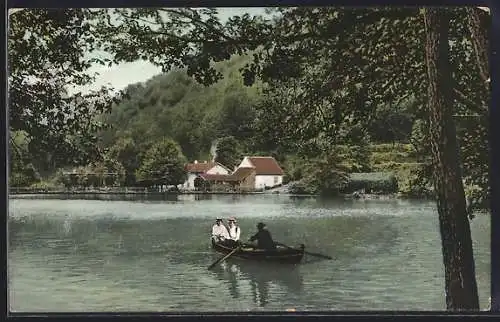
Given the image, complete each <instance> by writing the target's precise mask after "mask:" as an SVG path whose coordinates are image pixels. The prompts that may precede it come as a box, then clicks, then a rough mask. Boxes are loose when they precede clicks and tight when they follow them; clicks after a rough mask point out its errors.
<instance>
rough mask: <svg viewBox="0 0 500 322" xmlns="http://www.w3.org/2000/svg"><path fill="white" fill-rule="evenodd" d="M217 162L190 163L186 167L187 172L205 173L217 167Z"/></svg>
mask: <svg viewBox="0 0 500 322" xmlns="http://www.w3.org/2000/svg"><path fill="white" fill-rule="evenodd" d="M215 165H216V163H215V162H198V163H188V164H186V166H185V167H184V168H185V169H186V171H187V172H192V173H193V172H194V173H204V172H207V171H208V170H210V169H212V168H213V167H215Z"/></svg>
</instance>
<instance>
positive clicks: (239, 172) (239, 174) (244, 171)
mask: <svg viewBox="0 0 500 322" xmlns="http://www.w3.org/2000/svg"><path fill="white" fill-rule="evenodd" d="M254 171H255V169H254V168H243V167H242V168H238V169H236V171H235V172H233V176H235V177H236V178H237V179H238V180H243V179H245V178H246V177H248V176H249V175H250V174H251V173H252V172H254Z"/></svg>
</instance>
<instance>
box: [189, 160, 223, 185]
mask: <svg viewBox="0 0 500 322" xmlns="http://www.w3.org/2000/svg"><path fill="white" fill-rule="evenodd" d="M184 169H185V170H186V174H187V180H186V181H185V182H184V183H183V184H182V185H180V186H179V188H181V189H183V190H195V186H194V180H195V179H196V178H197V177H198V176H200V175H227V174H230V173H231V170H229V169H228V168H227V167H225V166H224V165H222V164H220V163H218V162H212V161H203V162H198V160H195V161H194V162H193V163H188V164H186V166H185V167H184Z"/></svg>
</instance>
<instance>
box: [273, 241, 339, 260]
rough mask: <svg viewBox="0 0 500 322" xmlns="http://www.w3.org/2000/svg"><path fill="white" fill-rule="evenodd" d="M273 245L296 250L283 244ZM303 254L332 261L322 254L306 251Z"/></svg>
mask: <svg viewBox="0 0 500 322" xmlns="http://www.w3.org/2000/svg"><path fill="white" fill-rule="evenodd" d="M275 244H276V245H280V246H283V247H286V248H288V249H296V248H292V247H290V246H287V245H285V244H283V243H279V242H275ZM304 253H305V254H307V255H311V256H316V257H321V258H325V259H333V258H332V257H331V256H328V255H323V254H318V253H311V252H308V251H304Z"/></svg>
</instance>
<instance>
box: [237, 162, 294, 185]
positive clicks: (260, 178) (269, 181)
mask: <svg viewBox="0 0 500 322" xmlns="http://www.w3.org/2000/svg"><path fill="white" fill-rule="evenodd" d="M240 168H251V169H254V174H255V181H254V184H255V187H254V189H257V190H260V189H265V188H273V187H276V186H279V185H281V184H283V176H284V175H285V173H284V172H283V169H281V167H280V166H279V164H278V162H277V161H276V159H275V158H273V157H248V156H247V157H245V158H243V161H241V163H240V165H239V166H238V167H237V168H236V171H235V172H237V171H238V169H240Z"/></svg>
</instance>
